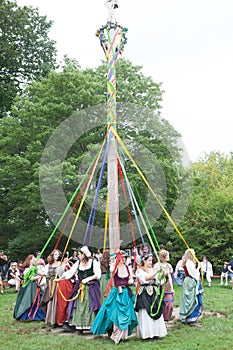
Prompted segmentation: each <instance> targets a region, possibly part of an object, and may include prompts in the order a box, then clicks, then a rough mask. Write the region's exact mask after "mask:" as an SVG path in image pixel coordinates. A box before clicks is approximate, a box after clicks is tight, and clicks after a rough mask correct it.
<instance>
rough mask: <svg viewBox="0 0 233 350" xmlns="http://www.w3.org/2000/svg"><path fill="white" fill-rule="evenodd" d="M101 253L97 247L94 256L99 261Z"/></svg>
mask: <svg viewBox="0 0 233 350" xmlns="http://www.w3.org/2000/svg"><path fill="white" fill-rule="evenodd" d="M102 255H103V254H102V253H101V251H100V249H98V250H97V253H96V254H95V257H96V259H97V260H98V261H100V259H101V258H102Z"/></svg>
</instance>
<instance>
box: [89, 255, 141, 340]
mask: <svg viewBox="0 0 233 350" xmlns="http://www.w3.org/2000/svg"><path fill="white" fill-rule="evenodd" d="M126 256H127V255H126V253H125V252H122V251H119V252H117V259H116V260H115V259H114V261H112V263H111V265H110V271H111V272H112V277H111V279H110V281H112V280H113V281H114V287H113V288H112V289H111V291H110V293H109V295H108V296H107V298H106V300H105V301H104V303H103V304H102V306H101V309H100V310H99V312H98V314H97V316H96V318H95V321H94V323H93V325H92V327H91V331H92V333H93V334H95V335H99V334H106V333H107V334H108V335H109V336H110V338H111V339H112V340H113V341H114V342H115V344H118V343H119V342H120V341H121V340H124V339H127V338H128V336H129V335H131V334H132V332H133V329H134V327H136V326H137V323H138V322H137V316H136V313H135V311H134V299H135V296H134V294H133V292H132V290H131V289H130V284H133V278H132V272H131V270H130V269H129V267H128V266H127V265H126Z"/></svg>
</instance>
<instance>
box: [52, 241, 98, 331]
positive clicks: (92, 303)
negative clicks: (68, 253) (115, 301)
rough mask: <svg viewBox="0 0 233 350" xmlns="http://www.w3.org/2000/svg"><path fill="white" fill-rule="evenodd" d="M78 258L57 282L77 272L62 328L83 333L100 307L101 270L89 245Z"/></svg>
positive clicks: (82, 249) (81, 250) (89, 326)
mask: <svg viewBox="0 0 233 350" xmlns="http://www.w3.org/2000/svg"><path fill="white" fill-rule="evenodd" d="M78 259H79V260H78V261H77V262H76V263H74V264H73V266H72V267H71V268H70V270H68V271H65V272H64V273H63V274H62V276H61V277H59V278H58V279H56V282H59V281H61V280H63V279H65V280H68V279H71V278H72V277H73V276H74V275H75V274H77V277H78V280H77V281H76V283H75V286H74V288H73V290H72V293H71V295H70V298H69V299H70V301H69V304H68V317H67V320H66V322H65V324H64V325H63V327H62V328H63V330H64V331H66V332H72V331H75V330H76V331H77V332H78V334H80V335H81V334H83V331H84V330H89V329H90V328H91V325H92V323H93V321H94V319H95V316H96V313H97V312H98V310H99V309H100V282H99V280H100V278H101V270H100V264H99V262H98V261H97V260H96V259H93V258H92V256H91V252H90V250H89V249H88V247H87V246H83V247H82V248H81V249H80V250H79V252H78Z"/></svg>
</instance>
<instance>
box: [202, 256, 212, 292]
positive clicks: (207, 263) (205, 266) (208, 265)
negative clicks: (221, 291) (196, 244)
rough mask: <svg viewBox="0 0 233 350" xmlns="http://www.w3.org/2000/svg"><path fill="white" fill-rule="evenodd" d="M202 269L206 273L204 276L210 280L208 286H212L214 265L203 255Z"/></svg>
mask: <svg viewBox="0 0 233 350" xmlns="http://www.w3.org/2000/svg"><path fill="white" fill-rule="evenodd" d="M201 269H202V270H203V273H204V278H206V280H207V282H208V287H211V278H212V277H213V266H212V264H211V262H210V261H209V260H208V259H207V257H206V256H203V259H202V261H201Z"/></svg>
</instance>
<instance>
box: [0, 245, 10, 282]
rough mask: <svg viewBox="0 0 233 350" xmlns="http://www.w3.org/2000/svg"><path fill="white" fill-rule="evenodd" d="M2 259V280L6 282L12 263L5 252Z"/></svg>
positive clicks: (0, 267)
mask: <svg viewBox="0 0 233 350" xmlns="http://www.w3.org/2000/svg"><path fill="white" fill-rule="evenodd" d="M0 258H1V262H2V264H1V266H0V269H1V272H2V280H3V281H5V280H6V279H7V271H8V268H9V264H10V261H9V259H8V257H7V255H6V254H5V253H4V251H3V250H2V251H1V252H0Z"/></svg>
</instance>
